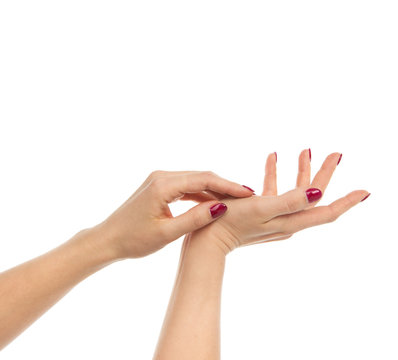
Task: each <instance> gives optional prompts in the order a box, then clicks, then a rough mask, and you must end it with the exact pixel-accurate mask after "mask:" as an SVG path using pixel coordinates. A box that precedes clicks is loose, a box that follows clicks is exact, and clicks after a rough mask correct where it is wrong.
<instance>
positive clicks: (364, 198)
mask: <svg viewBox="0 0 398 360" xmlns="http://www.w3.org/2000/svg"><path fill="white" fill-rule="evenodd" d="M369 195H370V193H369V194H368V195H366V196H365V197H364V198H363V199H362V200H361V201H364V200H366V199H367V198H368V197H369Z"/></svg>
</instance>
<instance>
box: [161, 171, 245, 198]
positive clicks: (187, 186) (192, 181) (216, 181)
mask: <svg viewBox="0 0 398 360" xmlns="http://www.w3.org/2000/svg"><path fill="white" fill-rule="evenodd" d="M154 182H156V183H157V184H156V183H154V186H155V188H156V187H157V188H158V189H159V190H160V191H161V193H163V194H164V196H165V198H166V201H168V202H170V201H172V200H173V199H175V198H177V197H181V196H182V195H184V194H187V193H197V192H200V191H207V190H211V191H214V192H217V193H219V194H227V195H231V196H234V197H248V196H252V195H253V190H251V189H250V188H248V187H246V186H245V185H240V184H237V183H235V182H232V181H229V180H226V179H223V178H221V177H220V176H218V175H216V174H214V173H212V172H210V171H205V172H200V173H192V174H191V173H190V174H184V175H176V176H170V177H166V178H159V179H155V180H154Z"/></svg>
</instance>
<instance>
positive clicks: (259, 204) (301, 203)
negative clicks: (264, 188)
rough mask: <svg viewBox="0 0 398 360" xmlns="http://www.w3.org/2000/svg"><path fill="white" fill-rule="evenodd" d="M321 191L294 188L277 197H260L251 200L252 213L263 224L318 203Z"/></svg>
mask: <svg viewBox="0 0 398 360" xmlns="http://www.w3.org/2000/svg"><path fill="white" fill-rule="evenodd" d="M321 196H322V191H321V190H320V189H316V188H307V189H305V188H296V189H293V190H290V191H288V192H286V193H284V194H282V195H279V196H271V197H267V196H261V197H254V198H253V205H251V206H252V207H253V206H254V207H255V209H254V211H255V212H256V213H257V214H258V216H259V217H260V218H261V220H262V221H263V222H267V221H269V220H270V219H272V218H274V217H276V216H281V215H284V214H291V213H295V212H297V211H300V210H303V209H305V208H307V207H308V206H309V204H310V203H312V202H315V201H318V200H319V199H320V198H321Z"/></svg>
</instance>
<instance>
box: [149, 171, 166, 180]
mask: <svg viewBox="0 0 398 360" xmlns="http://www.w3.org/2000/svg"><path fill="white" fill-rule="evenodd" d="M164 173H165V171H163V170H154V171H152V172H151V173H150V174H149V176H148V179H149V180H154V179H157V178H159V177H160V176H162V175H164Z"/></svg>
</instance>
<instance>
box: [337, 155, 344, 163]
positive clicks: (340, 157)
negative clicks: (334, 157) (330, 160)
mask: <svg viewBox="0 0 398 360" xmlns="http://www.w3.org/2000/svg"><path fill="white" fill-rule="evenodd" d="M342 156H343V154H340V157H339V161H337V165H338V164H340V161H341V157H342Z"/></svg>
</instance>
